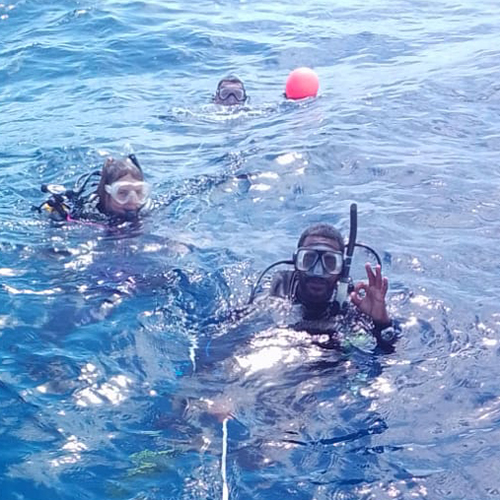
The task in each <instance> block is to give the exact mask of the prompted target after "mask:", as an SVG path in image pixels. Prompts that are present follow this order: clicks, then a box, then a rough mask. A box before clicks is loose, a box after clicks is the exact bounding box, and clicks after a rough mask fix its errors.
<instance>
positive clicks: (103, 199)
mask: <svg viewBox="0 0 500 500" xmlns="http://www.w3.org/2000/svg"><path fill="white" fill-rule="evenodd" d="M41 189H42V192H44V193H48V194H50V197H49V199H48V200H46V201H44V202H43V203H42V204H41V205H40V206H39V207H34V209H35V210H38V211H39V212H41V211H42V210H45V211H47V212H49V214H50V217H51V219H53V220H55V221H96V222H101V221H103V222H104V221H107V222H110V223H112V224H119V223H121V222H125V221H134V220H137V219H138V217H139V213H140V212H141V211H142V210H143V209H144V207H145V206H146V205H147V203H148V201H149V194H150V185H149V184H148V183H147V182H145V180H144V173H143V171H142V168H141V166H140V164H139V162H138V160H137V158H136V157H135V155H133V154H131V155H129V156H127V157H126V158H124V159H122V160H118V159H115V158H112V157H109V158H107V159H106V161H105V163H104V166H103V167H102V170H100V171H98V170H96V171H93V172H90V173H88V174H84V175H82V176H81V177H80V178H79V179H78V180H77V182H76V184H75V186H74V187H73V189H66V188H65V187H64V186H61V185H57V184H43V185H42V188H41Z"/></svg>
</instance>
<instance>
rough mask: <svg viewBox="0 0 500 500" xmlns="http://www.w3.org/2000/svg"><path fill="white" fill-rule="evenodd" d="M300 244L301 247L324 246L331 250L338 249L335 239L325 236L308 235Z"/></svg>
mask: <svg viewBox="0 0 500 500" xmlns="http://www.w3.org/2000/svg"><path fill="white" fill-rule="evenodd" d="M302 246H303V247H312V246H324V247H327V248H330V249H332V250H337V251H339V250H340V247H339V244H338V242H337V241H336V240H332V239H330V238H327V237H325V236H308V237H307V238H306V239H305V240H304V243H303V244H302Z"/></svg>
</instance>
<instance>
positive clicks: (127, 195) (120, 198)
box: [105, 181, 151, 205]
mask: <svg viewBox="0 0 500 500" xmlns="http://www.w3.org/2000/svg"><path fill="white" fill-rule="evenodd" d="M105 189H106V192H107V193H108V194H109V195H110V196H111V197H112V198H113V200H114V201H116V203H119V204H120V205H126V204H127V203H138V204H140V205H144V203H146V201H147V199H148V198H149V193H150V192H151V188H150V186H149V184H148V183H147V182H144V181H137V182H120V181H118V182H113V184H108V185H106V187H105Z"/></svg>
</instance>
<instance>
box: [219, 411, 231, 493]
mask: <svg viewBox="0 0 500 500" xmlns="http://www.w3.org/2000/svg"><path fill="white" fill-rule="evenodd" d="M226 466H227V418H225V419H224V420H223V422H222V462H221V467H220V472H221V476H222V500H229V488H228V486H227V473H226V472H227V471H226Z"/></svg>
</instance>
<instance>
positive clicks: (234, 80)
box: [217, 75, 244, 90]
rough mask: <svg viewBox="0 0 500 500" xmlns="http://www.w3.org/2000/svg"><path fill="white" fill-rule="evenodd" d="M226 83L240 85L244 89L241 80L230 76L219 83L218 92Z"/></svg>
mask: <svg viewBox="0 0 500 500" xmlns="http://www.w3.org/2000/svg"><path fill="white" fill-rule="evenodd" d="M224 83H239V84H240V85H241V86H242V87H244V84H243V82H242V80H241V79H240V78H238V77H237V76H234V75H228V76H226V77H224V78H222V80H220V81H219V83H218V84H217V90H219V89H220V88H221V86H222V85H223V84H224Z"/></svg>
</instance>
